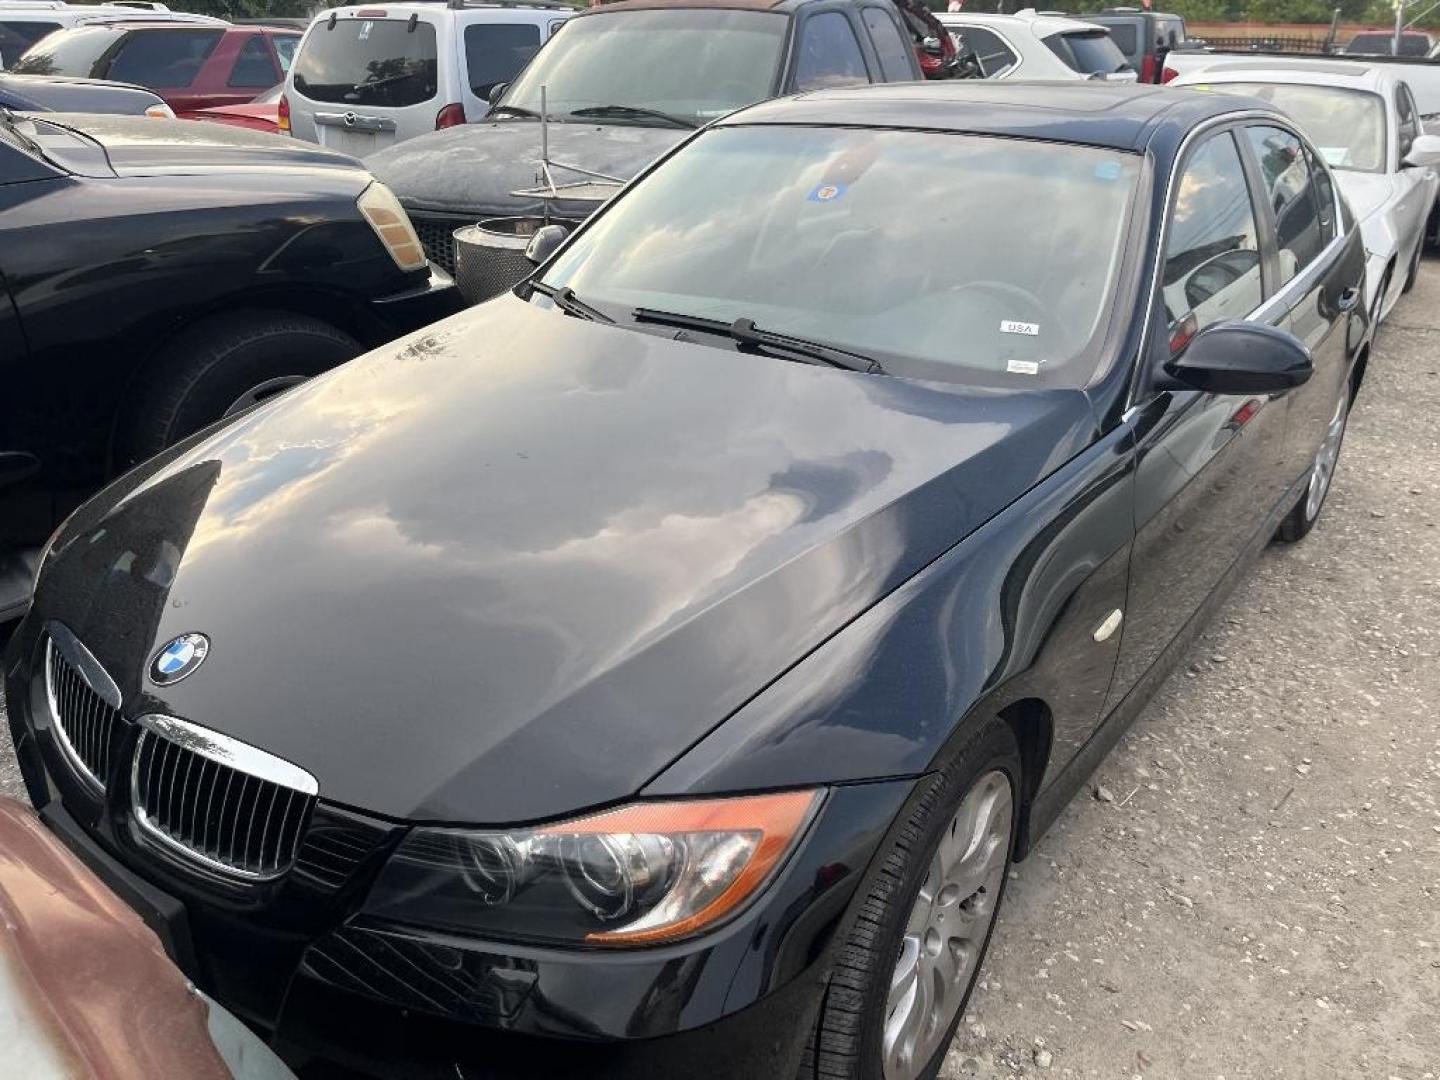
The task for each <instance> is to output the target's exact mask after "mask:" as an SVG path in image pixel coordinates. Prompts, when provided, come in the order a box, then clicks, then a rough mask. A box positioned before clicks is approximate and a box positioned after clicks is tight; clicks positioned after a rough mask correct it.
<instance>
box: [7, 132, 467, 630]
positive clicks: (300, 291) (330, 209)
mask: <svg viewBox="0 0 1440 1080" xmlns="http://www.w3.org/2000/svg"><path fill="white" fill-rule="evenodd" d="M456 297H457V294H456V290H455V289H454V287H453V286H452V284H451V282H450V279H449V278H448V277H447V276H445V275H444V274H443V273H435V272H432V270H431V269H430V267H429V266H428V265H427V264H426V261H425V259H424V257H423V254H422V252H421V251H420V248H419V245H418V241H417V240H416V238H415V234H414V231H413V230H412V229H411V228H410V226H409V224H408V222H407V221H406V219H405V213H404V211H403V210H402V209H401V208H400V206H399V205H398V204H397V203H396V202H395V199H394V196H392V195H391V194H390V193H389V192H388V191H387V190H386V189H385V188H384V186H383V185H380V184H375V183H373V182H372V179H371V177H370V175H369V174H368V173H366V172H365V170H364V169H363V168H361V167H360V165H359V163H358V162H356V161H355V160H354V159H353V158H347V157H345V156H343V155H340V154H335V153H333V152H329V151H325V150H322V149H320V148H319V147H314V146H307V145H304V144H297V143H295V142H293V141H291V140H285V139H277V138H275V137H273V136H270V135H263V134H258V133H251V132H246V131H242V130H240V129H238V128H225V127H221V126H219V125H214V124H196V123H192V122H185V121H179V120H156V119H149V118H145V117H131V116H108V117H107V116H86V117H69V116H66V115H63V114H55V115H50V114H45V115H44V118H42V117H41V116H31V117H30V118H28V119H23V118H21V117H19V116H16V115H15V114H6V113H0V624H3V623H4V622H5V621H6V619H7V618H13V617H14V616H15V615H17V614H19V611H20V610H21V609H23V607H24V604H25V603H26V601H27V599H28V595H29V590H30V581H31V577H32V576H33V566H32V562H33V559H32V556H33V555H34V554H35V553H37V552H38V548H39V547H40V545H42V544H43V543H44V541H45V538H46V537H47V536H48V535H49V534H50V532H51V531H52V530H53V529H54V528H55V526H56V525H58V524H59V523H60V521H61V520H62V519H63V518H64V516H65V515H66V514H68V513H69V512H70V511H71V510H72V509H74V507H75V506H76V505H77V504H78V503H79V502H80V501H81V500H82V499H84V498H85V497H87V496H89V495H90V494H92V493H93V492H94V491H95V490H96V489H97V488H98V487H100V486H101V484H103V483H104V482H105V481H106V480H108V479H110V478H112V477H114V476H115V475H117V474H118V473H119V472H121V471H123V470H124V469H126V468H128V467H129V466H130V465H132V464H134V463H135V462H137V461H140V460H142V459H143V458H145V457H148V456H149V455H151V454H153V453H155V452H156V451H158V450H161V449H163V448H164V447H166V446H168V445H170V444H171V443H173V442H175V441H176V440H178V439H180V438H182V437H184V436H186V435H188V434H190V433H191V432H193V431H195V430H197V429H199V428H201V427H203V426H205V425H206V424H210V423H213V422H214V421H216V420H219V419H220V418H221V417H223V416H225V415H226V414H227V413H231V412H235V411H238V410H240V409H243V408H246V407H247V406H249V405H251V404H253V403H254V402H256V401H258V400H260V399H262V398H264V397H266V396H269V395H271V394H274V393H278V392H279V391H281V390H284V389H286V388H287V387H289V386H292V385H294V384H295V383H297V382H299V381H301V380H302V379H304V378H305V377H307V376H310V375H315V374H318V373H319V372H321V371H325V370H327V369H328V368H331V367H334V366H335V365H336V364H339V363H341V362H343V361H345V360H348V359H350V357H352V356H354V355H356V354H357V353H359V352H361V351H363V349H364V348H367V347H371V346H374V345H379V344H381V343H383V342H385V341H388V340H390V339H391V338H393V337H395V336H396V335H397V334H399V333H402V332H404V331H407V330H411V329H413V328H415V327H417V326H423V325H425V324H426V323H428V322H431V321H433V320H434V319H436V318H440V317H441V316H444V315H447V314H450V313H451V312H452V311H454V310H456V309H457V308H458V307H459V301H458V299H457V298H456Z"/></svg>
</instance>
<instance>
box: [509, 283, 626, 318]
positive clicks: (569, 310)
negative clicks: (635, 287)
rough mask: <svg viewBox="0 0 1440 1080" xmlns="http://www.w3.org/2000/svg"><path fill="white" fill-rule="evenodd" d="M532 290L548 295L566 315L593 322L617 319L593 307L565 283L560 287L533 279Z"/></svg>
mask: <svg viewBox="0 0 1440 1080" xmlns="http://www.w3.org/2000/svg"><path fill="white" fill-rule="evenodd" d="M530 290H531V292H538V293H539V294H540V295H541V296H548V297H549V298H550V300H551V302H552V303H554V305H555V306H556V307H558V308H559V309H560V310H561V311H563V312H565V314H566V315H574V316H575V317H576V318H580V319H589V320H590V321H591V322H603V323H613V322H614V321H615V320H614V319H612V318H611V317H610V316H609V315H606V314H605V313H604V312H603V311H601V310H600V309H599V308H593V307H591V306H590V305H589V304H587V303H585V301H584V300H581V299H580V298H579V297H578V296H576V295H575V290H574V289H572V288H570V286H569V285H565V286H563V287H561V288H559V289H557V288H555V286H553V285H546V284H545V283H544V282H543V281H532V282H531V283H530Z"/></svg>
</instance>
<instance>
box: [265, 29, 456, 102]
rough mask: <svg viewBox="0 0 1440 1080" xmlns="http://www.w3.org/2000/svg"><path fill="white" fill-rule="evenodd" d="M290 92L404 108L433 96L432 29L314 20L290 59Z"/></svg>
mask: <svg viewBox="0 0 1440 1080" xmlns="http://www.w3.org/2000/svg"><path fill="white" fill-rule="evenodd" d="M293 66H294V70H295V91H296V93H298V94H300V95H301V96H302V97H306V98H309V99H310V100H311V101H325V102H330V103H333V104H337V105H368V106H370V107H372V108H404V107H405V106H408V105H419V104H420V103H421V102H423V101H429V100H430V99H431V98H433V97H434V96H435V91H436V88H437V79H436V52H435V27H434V26H432V25H431V24H430V23H428V22H420V21H418V20H417V21H416V22H415V23H414V24H413V25H412V24H411V22H410V20H409V19H337V20H336V21H335V22H334V23H333V24H331V23H328V22H325V23H320V24H319V25H318V26H316V27H315V29H313V30H312V31H311V32H310V36H309V37H308V38H306V39H305V47H304V48H303V49H301V50H300V55H299V56H297V57H296V58H295V62H294V65H293Z"/></svg>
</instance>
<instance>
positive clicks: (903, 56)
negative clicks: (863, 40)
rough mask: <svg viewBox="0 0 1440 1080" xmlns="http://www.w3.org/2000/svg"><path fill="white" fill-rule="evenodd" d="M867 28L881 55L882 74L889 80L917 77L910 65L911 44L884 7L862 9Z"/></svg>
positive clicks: (904, 80)
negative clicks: (903, 36)
mask: <svg viewBox="0 0 1440 1080" xmlns="http://www.w3.org/2000/svg"><path fill="white" fill-rule="evenodd" d="M860 17H861V18H862V19H864V20H865V29H867V30H869V31H870V40H871V41H873V42H874V43H875V52H876V53H877V54H878V55H879V57H880V74H881V75H883V76H884V77H885V80H886V81H887V82H906V81H908V80H910V79H913V78H914V77H915V73H914V71H912V70H911V67H910V46H909V45H907V44H906V43H905V39H904V38H902V37H901V36H900V28H899V27H898V26H896V25H895V19H894V17H893V16H892V15H891V14H890V13H889V12H888V11H886V10H885V9H884V8H877V7H867V8H864V9H862V10H861V12H860Z"/></svg>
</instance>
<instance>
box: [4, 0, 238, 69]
mask: <svg viewBox="0 0 1440 1080" xmlns="http://www.w3.org/2000/svg"><path fill="white" fill-rule="evenodd" d="M125 19H143V20H144V21H146V22H202V23H214V24H216V25H218V26H225V25H227V24H226V22H225V20H224V19H216V18H212V17H211V16H209V15H189V14H187V13H185V12H183V11H171V10H170V9H169V8H167V7H166V6H165V5H164V4H161V3H155V2H153V0H136V2H134V3H106V4H67V3H64V2H63V0H0V70H4V68H5V63H6V61H14V60H18V59H20V54H21V53H23V52H24V51H25V50H26V49H28V48H30V46H31V45H34V44H35V43H36V42H37V41H39V40H40V39H41V38H43V37H46V36H48V35H50V34H53V33H54V32H55V31H56V30H66V29H69V28H70V27H72V26H80V25H81V24H83V23H96V22H106V23H109V22H121V21H122V20H125Z"/></svg>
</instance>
